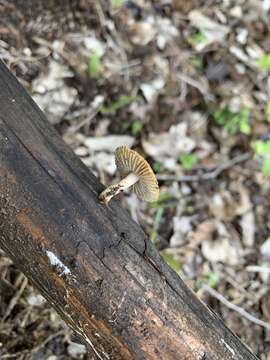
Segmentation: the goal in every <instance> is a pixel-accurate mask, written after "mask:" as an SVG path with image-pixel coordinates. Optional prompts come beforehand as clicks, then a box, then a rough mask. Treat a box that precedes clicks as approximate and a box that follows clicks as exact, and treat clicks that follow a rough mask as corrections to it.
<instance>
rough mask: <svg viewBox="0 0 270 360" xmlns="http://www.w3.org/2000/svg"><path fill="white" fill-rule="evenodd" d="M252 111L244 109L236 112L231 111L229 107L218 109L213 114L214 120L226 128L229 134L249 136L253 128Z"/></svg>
mask: <svg viewBox="0 0 270 360" xmlns="http://www.w3.org/2000/svg"><path fill="white" fill-rule="evenodd" d="M249 116H250V110H249V109H248V108H245V107H242V108H240V110H239V111H237V112H235V111H232V110H230V109H229V107H228V106H224V107H223V108H220V109H217V110H216V111H214V112H213V118H214V120H215V122H216V123H217V124H218V125H221V126H224V129H225V130H226V131H227V133H228V134H236V133H237V132H241V133H242V134H245V135H249V134H250V133H251V127H250V124H249Z"/></svg>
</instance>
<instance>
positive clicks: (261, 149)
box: [251, 140, 270, 176]
mask: <svg viewBox="0 0 270 360" xmlns="http://www.w3.org/2000/svg"><path fill="white" fill-rule="evenodd" d="M251 147H252V148H253V150H254V152H255V154H256V155H258V156H262V158H263V163H262V172H263V174H264V175H266V176H270V140H267V141H262V140H257V141H253V142H252V143H251Z"/></svg>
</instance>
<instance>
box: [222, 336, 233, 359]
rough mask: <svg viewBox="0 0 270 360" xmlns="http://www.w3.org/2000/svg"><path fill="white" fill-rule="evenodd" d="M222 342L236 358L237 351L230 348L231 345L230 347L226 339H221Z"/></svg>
mask: <svg viewBox="0 0 270 360" xmlns="http://www.w3.org/2000/svg"><path fill="white" fill-rule="evenodd" d="M221 342H222V344H224V345H225V347H226V348H227V349H228V350H229V352H230V353H231V354H232V355H233V356H235V351H234V350H233V349H232V348H231V347H230V345H228V344H227V343H226V342H225V340H224V339H221Z"/></svg>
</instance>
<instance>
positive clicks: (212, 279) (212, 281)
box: [207, 271, 218, 288]
mask: <svg viewBox="0 0 270 360" xmlns="http://www.w3.org/2000/svg"><path fill="white" fill-rule="evenodd" d="M207 283H208V286H210V287H211V288H215V287H216V286H217V284H218V274H217V273H216V272H214V271H210V272H209V273H208V279H207Z"/></svg>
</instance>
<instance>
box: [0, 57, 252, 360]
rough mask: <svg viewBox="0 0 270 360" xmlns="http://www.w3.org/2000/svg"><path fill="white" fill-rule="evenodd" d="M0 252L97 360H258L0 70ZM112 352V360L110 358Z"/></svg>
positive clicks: (20, 89) (0, 68)
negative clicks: (102, 199)
mask: <svg viewBox="0 0 270 360" xmlns="http://www.w3.org/2000/svg"><path fill="white" fill-rule="evenodd" d="M0 109H1V111H0V228H1V234H0V246H1V247H2V248H3V249H4V251H5V252H6V253H7V254H8V255H9V256H10V257H11V258H12V259H13V260H14V262H15V264H17V266H18V267H19V268H20V269H21V270H22V271H23V272H24V274H25V275H26V276H27V277H28V278H29V279H30V280H31V281H32V282H33V283H34V284H35V285H36V287H37V288H38V289H39V290H40V292H41V293H42V295H44V297H45V298H46V299H47V300H48V301H49V303H50V304H51V305H52V306H53V307H54V308H55V309H56V311H57V312H58V313H59V314H60V315H61V316H62V318H63V319H64V320H65V321H66V322H67V323H68V324H69V325H70V326H71V328H72V329H74V330H75V331H76V332H77V333H78V334H79V335H80V336H81V338H82V339H83V340H84V341H85V342H86V343H87V344H88V346H89V347H90V348H94V349H95V352H96V354H99V355H97V358H99V359H125V360H128V359H163V360H167V359H178V360H179V359H183V360H185V359H186V360H189V359H204V360H206V359H208V360H210V359H211V360H219V359H220V360H221V359H228V360H229V359H231V360H233V359H237V360H241V359H242V360H248V359H250V360H251V359H256V357H255V356H254V355H252V354H251V352H250V351H249V350H248V349H247V348H246V347H245V346H244V345H243V344H242V343H241V342H240V340H239V339H238V338H237V337H236V336H235V335H233V334H232V333H231V332H230V331H229V330H228V329H227V328H226V327H225V325H224V324H223V322H222V321H221V320H220V319H219V318H218V317H217V316H216V315H215V314H214V313H213V312H212V311H211V310H209V309H208V308H207V307H206V306H205V305H203V304H202V303H201V302H200V301H199V300H198V299H197V298H196V296H195V295H194V294H193V293H192V291H191V290H189V289H188V288H187V286H186V285H185V284H184V283H183V281H182V280H181V279H180V278H179V276H178V275H177V274H176V273H174V272H173V271H172V270H171V269H170V268H169V267H168V266H167V265H166V264H165V263H164V262H163V260H162V259H161V258H160V256H159V254H158V252H157V250H156V249H155V248H154V246H153V245H152V244H151V242H150V241H149V240H148V239H147V237H146V235H145V234H144V232H143V231H142V230H141V228H140V227H139V226H138V225H137V224H136V223H134V222H133V221H132V220H131V219H130V217H129V215H128V214H127V213H126V212H125V211H124V210H123V209H121V208H120V207H119V205H117V202H116V201H114V200H112V201H111V202H110V204H109V206H108V207H106V206H104V205H102V204H100V203H99V202H98V194H99V193H100V191H101V190H102V189H103V187H102V185H101V184H100V183H99V181H98V180H97V179H96V178H95V176H94V175H93V174H92V173H91V172H90V171H89V170H88V169H87V168H86V167H85V166H84V165H83V164H82V162H81V161H80V160H79V159H78V158H77V157H76V156H75V155H74V154H73V152H72V151H71V150H70V149H69V148H68V146H66V145H65V144H64V142H63V141H62V139H61V138H60V137H59V135H58V134H57V133H56V132H55V130H54V129H53V128H52V126H51V125H50V124H49V123H48V121H47V120H46V118H45V117H44V115H43V114H42V112H41V111H40V109H39V108H38V107H37V105H36V104H35V103H34V102H33V101H32V100H31V98H30V97H29V95H27V93H26V92H25V90H24V89H23V88H22V86H21V85H20V84H19V83H18V82H17V80H16V79H15V78H14V77H13V76H12V75H11V73H10V72H9V71H8V70H7V69H6V68H5V66H4V65H3V64H2V63H0ZM106 354H107V355H106Z"/></svg>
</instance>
